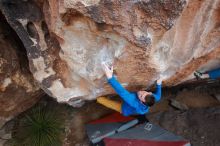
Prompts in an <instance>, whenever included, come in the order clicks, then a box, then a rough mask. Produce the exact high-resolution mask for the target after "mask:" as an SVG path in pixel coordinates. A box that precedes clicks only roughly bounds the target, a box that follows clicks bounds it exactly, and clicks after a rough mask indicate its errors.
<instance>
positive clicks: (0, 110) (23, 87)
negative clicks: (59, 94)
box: [0, 14, 42, 127]
mask: <svg viewBox="0 0 220 146" xmlns="http://www.w3.org/2000/svg"><path fill="white" fill-rule="evenodd" d="M18 42H19V41H18V40H16V33H13V32H12V30H11V28H10V27H9V25H8V24H6V20H5V19H3V16H2V15H1V14H0V46H1V49H0V105H1V106H0V127H2V125H3V124H4V123H5V122H6V121H8V120H10V119H11V118H13V117H14V116H16V115H18V114H19V113H21V112H23V111H25V110H27V109H28V108H30V107H31V106H32V105H34V104H35V103H36V102H37V101H38V99H39V97H40V95H41V94H42V90H40V88H39V86H38V85H37V83H36V82H35V81H34V78H33V76H32V74H31V73H30V71H29V70H28V60H27V57H26V56H25V54H22V52H25V49H24V47H23V46H22V44H19V43H18ZM22 49H23V50H24V51H22Z"/></svg>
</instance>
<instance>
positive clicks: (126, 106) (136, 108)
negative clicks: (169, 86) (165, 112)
mask: <svg viewBox="0 0 220 146" xmlns="http://www.w3.org/2000/svg"><path fill="white" fill-rule="evenodd" d="M108 83H109V84H110V85H111V86H112V88H113V89H114V90H115V91H116V93H117V94H118V95H119V96H120V97H121V98H122V100H123V103H122V114H123V115H124V116H129V115H137V114H140V115H143V114H145V113H147V112H148V111H149V107H148V106H147V105H145V104H143V103H142V102H141V101H140V100H139V98H138V95H137V92H129V91H127V90H126V89H125V88H124V87H122V86H121V84H120V83H119V82H118V81H117V80H116V79H115V77H114V76H113V77H112V78H110V79H108ZM153 96H154V98H155V102H158V101H159V100H160V98H161V85H159V84H157V86H156V92H155V93H153Z"/></svg>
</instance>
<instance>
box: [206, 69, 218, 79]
mask: <svg viewBox="0 0 220 146" xmlns="http://www.w3.org/2000/svg"><path fill="white" fill-rule="evenodd" d="M208 75H209V77H210V78H211V79H217V78H220V68H218V69H215V70H212V71H209V72H208Z"/></svg>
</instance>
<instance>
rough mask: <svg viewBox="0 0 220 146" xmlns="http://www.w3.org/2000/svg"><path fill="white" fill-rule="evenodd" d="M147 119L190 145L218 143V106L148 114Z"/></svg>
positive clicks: (207, 145)
mask: <svg viewBox="0 0 220 146" xmlns="http://www.w3.org/2000/svg"><path fill="white" fill-rule="evenodd" d="M148 119H149V120H150V121H151V122H153V123H155V124H158V125H160V126H161V127H163V128H165V129H167V130H169V131H172V132H173V133H176V134H178V135H181V136H183V137H184V138H185V139H187V140H189V141H190V142H191V144H192V146H219V145H220V124H219V121H220V106H218V107H212V108H198V109H190V110H187V111H166V112H160V113H156V114H152V115H149V116H148Z"/></svg>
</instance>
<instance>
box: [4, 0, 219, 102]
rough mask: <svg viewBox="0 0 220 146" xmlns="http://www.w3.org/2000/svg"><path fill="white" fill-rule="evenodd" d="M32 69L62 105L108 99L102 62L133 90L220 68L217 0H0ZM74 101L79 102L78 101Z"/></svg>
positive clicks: (42, 86)
mask: <svg viewBox="0 0 220 146" xmlns="http://www.w3.org/2000/svg"><path fill="white" fill-rule="evenodd" d="M0 7H1V10H2V13H3V14H4V15H5V17H6V19H7V21H8V22H9V24H10V25H11V26H12V28H14V29H15V31H16V32H17V34H18V36H19V37H20V38H21V40H22V42H23V44H24V46H25V48H26V50H27V55H28V59H29V66H30V70H31V72H32V74H33V76H34V78H35V79H36V80H37V81H38V83H39V84H40V86H41V88H42V89H43V90H44V91H45V92H46V93H47V94H49V95H50V96H53V97H55V98H57V100H58V101H59V102H68V103H69V104H72V105H75V103H77V102H78V101H81V100H84V99H88V100H90V99H94V98H96V97H97V96H100V95H104V94H109V93H113V90H112V89H111V88H110V87H109V86H108V85H107V84H106V80H105V78H104V76H103V75H104V74H103V72H102V70H101V67H100V65H101V62H102V61H105V62H108V63H109V64H114V66H115V74H116V75H117V77H118V79H119V81H120V82H121V83H123V85H124V86H125V87H126V88H128V89H132V90H139V89H141V88H143V87H146V85H148V86H150V85H152V84H153V82H154V81H155V80H156V79H157V78H158V77H159V75H165V76H167V80H166V82H165V85H167V86H172V85H176V84H178V83H181V82H183V81H185V80H188V79H191V78H192V73H193V72H194V71H195V70H197V69H201V70H207V69H212V68H214V67H219V66H220V58H219V54H220V0H203V1H200V0H188V1H186V0H176V1H173V0H164V1H155V0H133V1H116V0H23V1H13V0H2V1H1V4H0ZM78 103H79V102H78Z"/></svg>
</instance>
